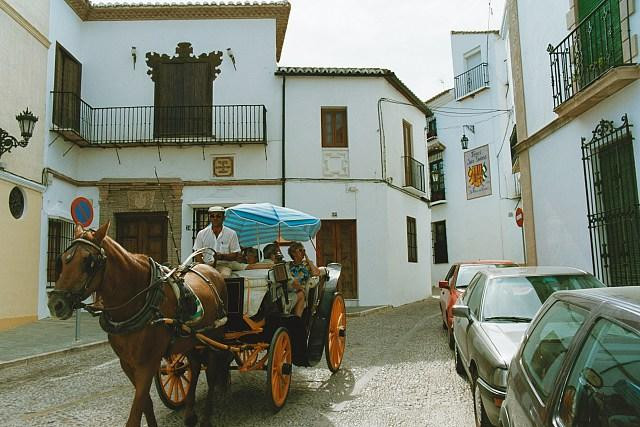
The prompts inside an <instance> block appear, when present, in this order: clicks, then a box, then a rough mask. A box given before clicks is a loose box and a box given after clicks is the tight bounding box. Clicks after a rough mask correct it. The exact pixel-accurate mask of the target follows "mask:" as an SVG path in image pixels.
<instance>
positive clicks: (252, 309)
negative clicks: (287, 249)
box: [232, 269, 269, 316]
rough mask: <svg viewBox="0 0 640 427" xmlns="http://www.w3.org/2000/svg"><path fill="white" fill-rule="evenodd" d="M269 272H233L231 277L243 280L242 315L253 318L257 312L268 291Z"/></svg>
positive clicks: (265, 270)
mask: <svg viewBox="0 0 640 427" xmlns="http://www.w3.org/2000/svg"><path fill="white" fill-rule="evenodd" d="M268 274H269V270H267V269H264V270H241V271H234V272H233V274H232V277H233V276H235V277H242V278H244V298H243V307H242V314H247V315H249V316H253V315H255V314H256V313H257V312H258V309H259V308H260V304H262V300H263V299H264V296H265V295H266V294H267V291H268V290H269V282H268V279H267V277H268Z"/></svg>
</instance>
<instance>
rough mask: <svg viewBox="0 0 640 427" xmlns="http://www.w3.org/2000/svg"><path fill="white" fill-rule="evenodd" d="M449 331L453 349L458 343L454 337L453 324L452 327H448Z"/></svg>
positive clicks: (450, 345)
mask: <svg viewBox="0 0 640 427" xmlns="http://www.w3.org/2000/svg"><path fill="white" fill-rule="evenodd" d="M447 333H448V334H449V348H450V349H451V350H453V348H454V347H455V345H456V341H455V340H454V339H453V326H452V327H451V328H447Z"/></svg>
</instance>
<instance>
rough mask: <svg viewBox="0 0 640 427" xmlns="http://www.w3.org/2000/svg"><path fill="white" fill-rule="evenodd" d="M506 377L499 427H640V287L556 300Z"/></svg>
mask: <svg viewBox="0 0 640 427" xmlns="http://www.w3.org/2000/svg"><path fill="white" fill-rule="evenodd" d="M509 370H510V372H509V379H508V386H507V398H506V400H505V401H504V403H503V405H502V408H501V409H500V424H501V425H503V426H540V425H561V426H567V427H569V426H620V427H622V426H629V427H630V426H640V287H639V286H629V287H620V288H607V289H588V290H584V291H568V292H558V293H556V294H553V295H552V296H551V297H550V298H549V300H548V301H547V302H546V303H545V304H544V306H543V307H542V309H541V310H540V311H539V313H538V315H537V316H536V318H535V320H534V321H533V322H532V323H531V327H530V328H529V329H528V330H527V333H526V336H525V337H524V341H523V344H522V346H521V347H520V349H519V350H518V352H517V353H516V355H515V356H514V357H513V360H512V362H511V366H510V368H509Z"/></svg>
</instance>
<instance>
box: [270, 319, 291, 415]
mask: <svg viewBox="0 0 640 427" xmlns="http://www.w3.org/2000/svg"><path fill="white" fill-rule="evenodd" d="M292 354H293V352H292V348H291V339H290V338H289V331H287V328H282V327H281V328H278V329H277V330H276V332H275V334H273V338H271V345H270V346H269V361H268V362H267V396H268V397H269V399H270V400H271V404H272V405H273V409H274V410H275V411H276V412H277V411H279V410H280V409H281V408H282V407H283V406H284V404H285V402H286V401H287V396H288V395H289V386H290V385H291V370H292V364H291V358H292Z"/></svg>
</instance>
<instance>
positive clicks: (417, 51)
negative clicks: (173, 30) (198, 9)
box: [92, 0, 505, 100]
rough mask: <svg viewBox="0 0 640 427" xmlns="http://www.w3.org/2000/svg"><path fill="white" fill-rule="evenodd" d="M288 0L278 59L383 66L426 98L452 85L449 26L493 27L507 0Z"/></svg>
mask: <svg viewBox="0 0 640 427" xmlns="http://www.w3.org/2000/svg"><path fill="white" fill-rule="evenodd" d="M200 1H202V2H204V1H203V0H200ZM92 2H93V3H114V1H111V0H107V1H104V0H102V1H101V0H93V1H92ZM187 2H188V0H119V1H115V3H187ZM191 2H192V3H196V2H197V1H193V0H192V1H191ZM289 3H291V14H290V15H289V24H288V26H287V34H286V36H285V41H284V46H283V50H282V55H281V57H280V63H279V65H282V66H315V67H375V68H387V69H390V70H391V71H393V72H394V73H395V74H396V76H398V78H400V80H402V81H403V82H404V83H405V84H406V85H407V86H408V87H409V88H410V89H411V90H412V91H413V92H414V93H415V94H416V95H417V96H418V97H419V98H420V99H422V100H427V99H428V98H430V97H432V96H433V95H435V94H437V93H439V92H441V91H443V90H444V89H448V88H450V87H452V86H453V71H452V63H451V42H450V34H451V31H452V30H456V31H460V30H473V31H478V30H480V31H482V30H487V29H488V28H489V29H499V28H500V25H501V22H502V14H503V9H504V3H505V0H289ZM490 9H491V11H492V13H491V14H490V13H489V10H490Z"/></svg>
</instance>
